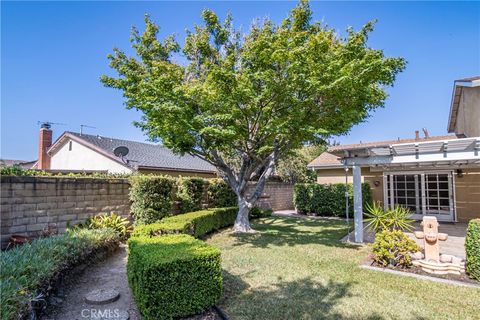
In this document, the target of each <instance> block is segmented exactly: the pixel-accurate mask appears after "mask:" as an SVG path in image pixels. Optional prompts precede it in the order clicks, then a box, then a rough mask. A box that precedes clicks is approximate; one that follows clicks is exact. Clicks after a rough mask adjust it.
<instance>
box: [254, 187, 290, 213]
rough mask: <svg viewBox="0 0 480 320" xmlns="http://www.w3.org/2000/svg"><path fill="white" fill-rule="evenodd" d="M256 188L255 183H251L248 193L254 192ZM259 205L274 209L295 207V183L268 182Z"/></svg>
mask: <svg viewBox="0 0 480 320" xmlns="http://www.w3.org/2000/svg"><path fill="white" fill-rule="evenodd" d="M254 190H255V184H249V186H248V191H247V194H248V195H250V194H252V193H253V192H254ZM257 205H258V206H259V207H261V208H265V209H272V210H274V211H275V210H288V209H294V207H295V206H294V205H293V185H292V184H288V183H283V182H268V183H267V184H266V185H265V188H264V189H263V192H262V195H261V196H260V198H259V199H258V202H257Z"/></svg>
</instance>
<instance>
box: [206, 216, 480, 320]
mask: <svg viewBox="0 0 480 320" xmlns="http://www.w3.org/2000/svg"><path fill="white" fill-rule="evenodd" d="M253 227H254V228H255V229H256V230H258V231H259V232H258V233H257V234H246V235H241V236H235V235H233V234H232V233H231V232H230V230H225V231H223V232H220V233H217V234H215V235H213V236H212V237H211V238H209V239H208V240H207V242H208V243H210V244H213V245H216V246H218V247H219V248H220V249H221V250H222V265H223V269H224V298H223V300H222V301H221V302H220V307H221V308H223V309H224V310H225V312H226V313H227V314H228V315H229V316H230V318H231V319H322V318H327V319H480V289H474V288H466V287H459V286H453V285H447V284H441V283H435V282H431V281H423V280H417V279H413V278H409V277H402V276H397V275H391V274H384V273H380V272H375V271H370V270H365V269H361V268H360V267H359V264H360V263H361V261H363V260H364V259H365V258H366V257H367V254H368V248H367V247H356V246H354V245H349V244H344V243H342V242H341V241H340V239H341V238H342V237H343V236H344V235H345V234H346V228H345V224H344V223H342V222H339V221H327V220H306V219H295V218H279V217H272V218H268V219H263V220H261V221H257V222H255V223H253Z"/></svg>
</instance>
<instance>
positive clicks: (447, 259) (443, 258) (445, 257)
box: [440, 254, 453, 263]
mask: <svg viewBox="0 0 480 320" xmlns="http://www.w3.org/2000/svg"><path fill="white" fill-rule="evenodd" d="M452 260H453V256H451V255H449V254H442V255H440V262H445V263H451V262H452Z"/></svg>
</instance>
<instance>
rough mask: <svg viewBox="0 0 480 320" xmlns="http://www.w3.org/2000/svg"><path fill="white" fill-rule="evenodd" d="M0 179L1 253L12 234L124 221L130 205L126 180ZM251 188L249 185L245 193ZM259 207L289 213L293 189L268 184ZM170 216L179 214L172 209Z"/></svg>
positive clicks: (291, 187)
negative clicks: (113, 216)
mask: <svg viewBox="0 0 480 320" xmlns="http://www.w3.org/2000/svg"><path fill="white" fill-rule="evenodd" d="M0 179H1V208H0V226H1V248H2V249H3V248H5V247H6V246H7V244H8V241H9V238H10V236H11V235H12V234H19V235H26V236H31V237H36V236H39V235H40V234H41V233H42V232H43V231H44V230H48V228H49V227H50V228H52V229H53V230H57V231H58V232H59V233H63V232H65V229H66V226H67V223H68V222H69V223H70V224H72V225H74V224H77V223H81V222H84V221H85V219H87V217H88V216H91V215H96V214H99V213H104V212H116V213H117V214H119V215H122V216H124V217H128V216H129V215H130V201H129V198H128V192H129V187H130V185H129V183H128V180H126V179H98V178H59V177H16V176H3V177H0ZM254 187H255V185H253V184H251V185H249V191H248V192H249V193H251V192H253V190H254ZM258 205H259V206H260V207H262V208H271V209H273V210H283V209H293V185H290V184H285V183H280V182H269V183H267V185H266V186H265V189H264V192H263V193H262V195H261V196H260V198H259V200H258ZM172 211H173V212H178V208H177V207H176V205H175V204H174V207H173V208H172Z"/></svg>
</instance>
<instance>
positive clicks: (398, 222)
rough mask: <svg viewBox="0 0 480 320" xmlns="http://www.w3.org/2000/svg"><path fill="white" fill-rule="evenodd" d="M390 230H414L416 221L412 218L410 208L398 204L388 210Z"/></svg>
mask: <svg viewBox="0 0 480 320" xmlns="http://www.w3.org/2000/svg"><path fill="white" fill-rule="evenodd" d="M387 215H388V227H389V230H402V231H412V230H413V225H412V223H413V222H414V220H413V219H410V216H411V212H410V210H409V209H408V208H406V207H404V206H400V205H396V206H395V208H393V210H388V211H387Z"/></svg>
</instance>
